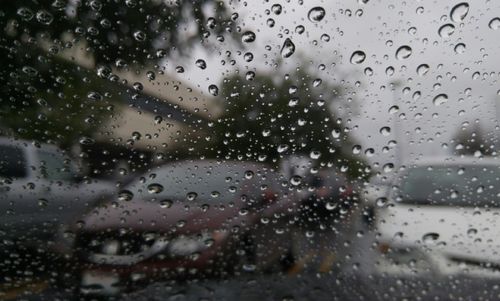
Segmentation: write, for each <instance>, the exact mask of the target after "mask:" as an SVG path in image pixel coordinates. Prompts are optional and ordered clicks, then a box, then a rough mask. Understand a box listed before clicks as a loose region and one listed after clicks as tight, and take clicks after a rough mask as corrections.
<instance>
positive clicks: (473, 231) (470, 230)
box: [467, 228, 477, 236]
mask: <svg viewBox="0 0 500 301" xmlns="http://www.w3.org/2000/svg"><path fill="white" fill-rule="evenodd" d="M476 234H477V229H475V228H470V229H469V230H467V235H469V236H472V235H476Z"/></svg>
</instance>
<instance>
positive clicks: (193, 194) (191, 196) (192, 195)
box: [186, 191, 198, 201]
mask: <svg viewBox="0 0 500 301" xmlns="http://www.w3.org/2000/svg"><path fill="white" fill-rule="evenodd" d="M197 197H198V194H197V193H196V192H194V191H192V192H188V194H187V195H186V198H187V200H188V201H194V200H196V198H197Z"/></svg>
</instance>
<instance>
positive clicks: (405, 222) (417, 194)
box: [373, 157, 500, 278]
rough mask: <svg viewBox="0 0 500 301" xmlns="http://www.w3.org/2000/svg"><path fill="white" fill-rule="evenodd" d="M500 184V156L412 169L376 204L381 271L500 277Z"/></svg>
mask: <svg viewBox="0 0 500 301" xmlns="http://www.w3.org/2000/svg"><path fill="white" fill-rule="evenodd" d="M499 183H500V164H499V161H498V160H497V159H496V158H493V159H484V158H466V157H455V158H443V159H434V160H432V161H420V162H418V163H416V164H412V165H408V166H407V167H406V168H405V169H404V171H403V172H402V173H401V174H400V175H399V176H398V179H397V180H396V181H395V182H394V183H393V185H392V187H391V188H390V189H389V191H388V194H387V196H381V197H379V198H377V200H375V202H374V204H373V208H374V228H375V231H376V233H377V240H378V248H377V249H378V252H379V254H380V255H381V256H377V258H376V260H377V262H376V263H375V267H374V268H375V271H376V273H384V274H387V275H393V276H394V275H395V276H401V277H403V276H413V277H414V276H415V275H433V276H435V275H438V276H441V277H448V276H456V275H467V276H473V277H475V276H477V277H484V278H489V277H494V278H498V277H499V276H500V254H499V253H498V251H497V250H498V237H499V236H500V227H499V216H500V184H499Z"/></svg>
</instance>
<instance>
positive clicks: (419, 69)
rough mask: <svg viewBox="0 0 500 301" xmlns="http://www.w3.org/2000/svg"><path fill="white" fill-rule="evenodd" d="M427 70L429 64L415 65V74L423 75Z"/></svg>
mask: <svg viewBox="0 0 500 301" xmlns="http://www.w3.org/2000/svg"><path fill="white" fill-rule="evenodd" d="M427 72H429V65H427V64H421V65H419V66H418V67H417V74H418V75H420V76H424V75H426V74H427Z"/></svg>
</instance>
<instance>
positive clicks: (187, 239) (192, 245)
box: [168, 234, 213, 256]
mask: <svg viewBox="0 0 500 301" xmlns="http://www.w3.org/2000/svg"><path fill="white" fill-rule="evenodd" d="M212 240H213V239H212V236H211V235H209V234H202V235H194V236H181V237H177V238H175V239H173V240H171V241H170V243H169V244H168V251H169V253H170V255H172V256H189V255H192V254H194V253H197V252H201V251H203V250H205V249H207V248H209V247H210V245H211V241H212Z"/></svg>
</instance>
